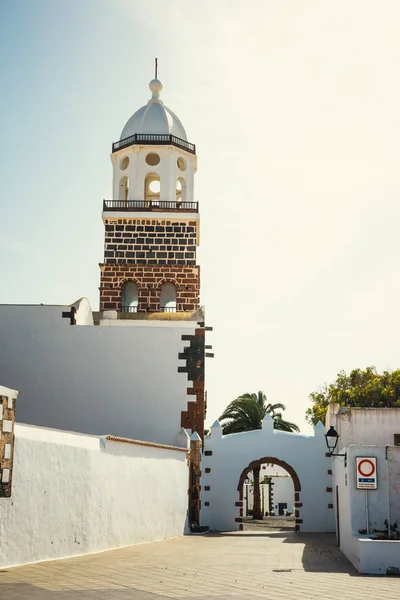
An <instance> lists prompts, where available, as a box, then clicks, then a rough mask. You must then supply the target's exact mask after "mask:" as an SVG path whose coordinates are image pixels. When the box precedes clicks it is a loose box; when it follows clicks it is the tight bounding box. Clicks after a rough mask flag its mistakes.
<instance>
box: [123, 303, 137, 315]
mask: <svg viewBox="0 0 400 600" xmlns="http://www.w3.org/2000/svg"><path fill="white" fill-rule="evenodd" d="M137 309H138V307H137V306H124V305H122V306H121V312H125V313H135V312H137Z"/></svg>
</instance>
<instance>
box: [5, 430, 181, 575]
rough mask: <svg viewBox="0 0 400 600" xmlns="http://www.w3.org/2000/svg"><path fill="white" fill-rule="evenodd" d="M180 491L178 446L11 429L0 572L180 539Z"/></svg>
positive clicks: (66, 433)
mask: <svg viewBox="0 0 400 600" xmlns="http://www.w3.org/2000/svg"><path fill="white" fill-rule="evenodd" d="M187 491H188V467H187V453H186V449H184V448H175V447H166V446H164V447H162V446H160V445H156V444H146V443H137V442H135V441H133V440H130V441H126V440H125V441H124V440H121V439H118V438H112V437H110V436H103V437H94V436H87V435H81V434H76V433H69V432H65V431H58V430H54V429H46V428H39V427H35V426H29V425H21V424H15V447H14V464H13V482H12V490H11V497H10V498H0V530H1V535H0V568H2V567H7V566H13V565H21V564H26V563H30V562H36V561H42V560H49V559H56V558H61V557H69V556H76V555H80V554H85V553H91V552H99V551H103V550H108V549H111V548H119V547H123V546H128V545H133V544H139V543H143V542H152V541H156V540H162V539H166V538H170V537H174V536H180V535H182V534H183V533H185V531H186V527H187V525H186V520H187V505H188V496H187Z"/></svg>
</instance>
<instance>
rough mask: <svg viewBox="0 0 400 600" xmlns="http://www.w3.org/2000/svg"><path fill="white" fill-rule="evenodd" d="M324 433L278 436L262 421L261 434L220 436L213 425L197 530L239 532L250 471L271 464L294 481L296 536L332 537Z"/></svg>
mask: <svg viewBox="0 0 400 600" xmlns="http://www.w3.org/2000/svg"><path fill="white" fill-rule="evenodd" d="M324 433H325V430H324V426H323V425H322V423H319V424H318V425H317V426H316V428H315V430H314V435H312V436H306V435H302V434H299V433H287V432H285V431H278V430H275V429H274V428H273V421H272V418H271V417H270V416H269V415H267V416H266V417H265V419H264V421H263V425H262V429H257V430H255V431H247V432H244V433H234V434H231V435H225V436H223V435H222V427H221V425H220V423H219V422H218V421H216V422H215V423H214V425H213V426H212V427H211V434H210V435H208V436H206V438H205V440H204V454H203V458H202V463H201V471H202V477H201V513H200V514H201V524H202V525H206V526H208V527H209V528H210V529H214V530H219V531H234V530H238V529H242V527H243V526H242V521H243V483H244V480H245V478H246V475H247V473H248V472H249V471H251V470H252V468H254V467H255V466H258V465H261V464H263V463H274V464H278V465H280V466H281V467H283V468H284V469H285V470H286V471H287V472H288V473H289V474H290V475H291V477H292V480H293V484H294V494H295V497H294V505H295V511H296V512H295V515H296V530H299V529H301V531H323V532H328V531H335V522H334V516H333V510H332V507H333V500H332V481H331V480H332V475H331V470H330V469H331V459H330V457H329V455H327V453H326V450H327V449H326V443H325V436H324ZM300 493H301V497H300Z"/></svg>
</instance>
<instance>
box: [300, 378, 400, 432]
mask: <svg viewBox="0 0 400 600" xmlns="http://www.w3.org/2000/svg"><path fill="white" fill-rule="evenodd" d="M309 398H310V400H311V404H312V406H311V407H310V408H308V409H307V411H306V419H307V421H308V422H309V423H312V424H314V425H316V424H317V423H318V421H322V423H325V414H326V410H327V407H328V404H330V403H331V402H333V403H338V404H340V405H341V406H351V407H353V406H364V407H372V408H385V407H387V408H393V407H400V369H397V370H396V371H391V372H390V371H383V373H381V374H380V373H378V372H377V370H376V368H375V367H367V368H366V369H364V370H362V369H354V370H353V371H351V372H350V374H349V375H348V374H347V373H346V372H345V371H340V373H338V375H337V378H336V380H335V381H334V382H333V383H331V384H324V385H323V386H322V387H321V388H320V389H319V390H318V391H316V392H313V393H311V394H310V396H309Z"/></svg>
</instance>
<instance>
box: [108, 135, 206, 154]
mask: <svg viewBox="0 0 400 600" xmlns="http://www.w3.org/2000/svg"><path fill="white" fill-rule="evenodd" d="M135 144H139V145H140V146H176V147H177V148H182V150H186V152H190V154H196V146H195V145H194V144H191V143H190V142H187V141H186V140H182V139H181V138H178V137H176V136H175V135H172V134H168V133H135V134H134V135H130V136H129V137H127V138H124V139H123V140H119V141H118V142H114V143H113V145H112V152H118V150H122V149H123V148H128V147H129V146H133V145H135Z"/></svg>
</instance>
